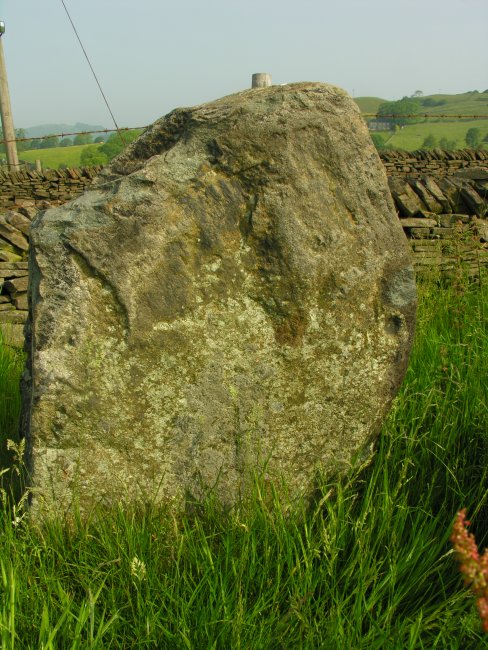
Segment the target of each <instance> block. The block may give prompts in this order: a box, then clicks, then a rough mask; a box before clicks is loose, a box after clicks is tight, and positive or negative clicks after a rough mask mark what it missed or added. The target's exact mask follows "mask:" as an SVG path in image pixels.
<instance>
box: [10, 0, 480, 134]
mask: <svg viewBox="0 0 488 650" xmlns="http://www.w3.org/2000/svg"><path fill="white" fill-rule="evenodd" d="M65 4H66V6H67V7H68V9H69V11H70V13H71V16H72V19H73V21H74V23H75V25H76V27H77V29H78V32H79V34H80V37H81V39H82V41H83V43H84V45H85V47H86V50H87V52H88V55H89V57H90V58H91V61H92V64H93V66H94V68H95V71H96V73H97V75H98V77H99V80H100V82H101V85H102V87H103V89H104V92H105V94H106V96H107V98H108V100H109V103H110V105H111V108H112V110H113V112H114V114H115V118H116V120H117V122H118V123H119V126H143V125H145V124H149V123H150V122H152V121H154V120H155V119H157V118H158V117H160V116H161V115H164V114H166V113H167V112H169V111H170V110H171V109H173V108H175V107H177V106H188V105H194V104H199V103H201V102H205V101H209V100H211V99H216V98H217V97H221V96H223V95H227V94H230V93H233V92H236V91H238V90H242V89H244V88H247V87H249V86H250V83H251V75H252V73H253V72H269V73H270V74H271V75H272V78H273V83H285V82H291V81H324V82H330V83H333V84H336V85H338V86H341V87H343V88H345V89H346V90H347V91H348V92H349V93H350V94H351V95H355V96H356V97H358V96H364V95H374V96H379V97H384V98H385V99H399V98H401V97H402V96H404V95H410V94H412V93H413V92H414V91H416V90H422V91H423V92H424V93H425V94H433V93H438V92H444V93H459V92H464V91H468V90H480V91H482V90H485V89H487V88H488V39H487V30H488V0H300V2H297V1H296V0H295V1H292V0H259V1H258V0H246V1H245V2H244V1H242V0H239V1H238V0H183V1H178V0H173V1H172V2H166V1H165V0H137V1H135V0H65ZM0 20H3V21H4V22H5V24H6V32H5V34H4V36H3V37H2V41H3V46H4V51H5V57H6V62H7V69H8V77H9V83H10V94H11V100H12V110H13V114H14V122H15V126H16V127H29V126H33V125H36V124H43V123H57V122H66V123H74V122H77V121H79V122H87V123H91V124H102V125H104V126H107V127H111V126H112V121H111V118H110V115H109V113H108V110H107V108H106V106H105V104H104V102H103V99H102V97H101V95H100V93H99V90H98V88H97V86H96V83H95V81H94V79H93V77H92V75H91V72H90V69H89V67H88V64H87V63H86V61H85V59H84V56H83V53H82V51H81V48H80V46H79V44H78V41H77V40H76V37H75V35H74V32H73V30H72V27H71V25H70V23H69V21H68V18H67V16H66V13H65V11H64V9H63V5H62V3H61V0H43V1H41V0H0ZM487 112H488V111H487Z"/></svg>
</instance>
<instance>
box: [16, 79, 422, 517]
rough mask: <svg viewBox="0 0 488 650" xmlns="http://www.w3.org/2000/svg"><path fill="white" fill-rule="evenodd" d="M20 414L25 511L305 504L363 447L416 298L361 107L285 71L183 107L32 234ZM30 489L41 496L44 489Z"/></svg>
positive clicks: (391, 378) (389, 388) (398, 368)
mask: <svg viewBox="0 0 488 650" xmlns="http://www.w3.org/2000/svg"><path fill="white" fill-rule="evenodd" d="M30 273H31V280H30V295H31V301H32V307H31V323H30V324H29V325H28V331H30V333H29V334H28V345H27V348H28V352H29V368H28V371H27V374H26V381H25V385H24V398H23V399H24V405H23V419H24V431H25V433H26V436H27V448H28V463H29V466H30V469H31V477H32V485H33V487H34V488H36V492H35V493H34V497H33V502H32V508H33V510H32V512H33V515H34V516H36V514H37V515H39V513H41V512H44V508H45V509H46V511H50V510H53V511H55V512H57V513H59V512H62V511H63V509H67V508H69V506H70V504H71V502H72V499H73V498H74V495H75V498H76V500H77V502H78V503H79V505H80V506H81V508H83V509H86V508H88V507H90V505H92V504H93V503H94V502H98V501H100V502H103V503H104V502H109V503H110V502H113V501H118V500H125V499H136V498H149V497H151V498H154V497H155V498H156V499H158V500H163V501H164V500H171V499H174V500H175V503H177V504H179V505H180V506H181V505H182V503H183V502H184V501H185V500H188V499H192V498H194V497H196V498H198V497H200V496H201V495H202V494H203V493H204V492H205V491H206V490H207V489H209V488H212V489H214V490H215V493H216V495H217V496H218V498H219V499H220V500H221V501H222V502H223V503H225V504H232V503H233V502H235V500H236V498H238V495H239V493H240V490H242V489H243V488H244V487H245V485H246V477H247V472H248V470H249V469H251V468H253V467H257V468H262V467H265V471H266V473H267V475H268V476H269V477H270V478H272V479H275V478H279V477H283V478H284V479H285V480H286V482H287V484H288V486H289V487H290V488H291V494H292V495H293V496H296V497H298V496H299V495H302V494H307V493H309V492H310V490H312V489H313V485H314V472H315V470H316V469H317V468H319V467H322V466H323V467H325V468H326V469H327V470H328V471H334V472H335V471H337V470H338V469H343V468H345V467H346V466H347V465H348V463H349V462H350V460H351V458H352V457H353V456H354V455H355V454H357V453H369V451H368V450H369V447H370V443H371V442H372V441H373V440H374V438H375V436H376V434H377V433H378V430H379V428H380V425H381V422H382V421H383V418H384V415H385V413H386V411H387V409H388V407H389V405H390V402H391V400H392V398H393V396H394V395H395V393H396V391H397V389H398V386H399V384H400V382H401V380H402V377H403V374H404V372H405V368H406V364H407V358H408V353H409V350H410V346H411V340H412V334H413V328H414V319H415V305H416V295H415V286H414V276H413V271H412V267H411V261H410V252H409V250H408V247H407V242H406V239H405V236H404V234H403V232H402V227H401V225H400V223H399V220H398V219H397V217H396V215H395V211H394V206H393V202H392V199H391V196H390V194H389V191H388V186H387V182H386V175H385V171H384V169H383V167H382V165H381V162H380V160H379V158H378V155H377V153H376V151H375V149H374V147H373V145H372V143H371V140H370V138H369V134H368V132H367V129H366V126H365V125H364V123H363V121H362V119H361V117H360V115H359V112H358V110H357V108H356V106H355V104H354V102H353V101H352V100H351V99H350V98H349V97H348V96H347V95H346V94H345V93H344V92H343V91H341V90H340V89H338V88H335V87H332V86H327V85H323V84H293V85H290V86H283V87H281V86H280V87H271V88H266V89H256V90H249V91H246V92H242V93H238V94H236V95H233V96H230V97H225V98H223V99H221V100H218V101H216V102H213V103H211V104H207V105H203V106H199V107H196V108H191V109H179V110H176V111H174V112H172V113H171V114H170V115H168V116H167V117H166V118H163V119H161V120H159V121H158V122H156V123H155V124H154V125H153V126H152V127H151V128H149V129H148V130H147V131H146V132H145V134H144V135H143V136H141V138H140V139H139V140H137V141H136V142H135V143H134V144H133V145H131V147H130V148H129V150H128V151H127V153H125V154H123V155H121V156H120V157H119V158H118V159H116V160H115V161H114V162H113V163H112V165H111V166H109V167H108V168H106V169H105V171H104V172H103V173H102V174H101V176H100V177H99V179H98V181H95V185H94V186H92V187H91V188H90V189H89V190H88V191H87V192H86V193H85V194H84V195H83V196H81V197H79V198H77V199H75V200H74V201H72V202H71V203H68V204H66V205H64V206H63V207H60V208H55V209H52V210H48V211H47V212H45V213H44V214H41V215H40V216H39V217H38V218H36V219H35V220H34V222H33V224H32V229H31V258H30ZM41 495H42V496H41Z"/></svg>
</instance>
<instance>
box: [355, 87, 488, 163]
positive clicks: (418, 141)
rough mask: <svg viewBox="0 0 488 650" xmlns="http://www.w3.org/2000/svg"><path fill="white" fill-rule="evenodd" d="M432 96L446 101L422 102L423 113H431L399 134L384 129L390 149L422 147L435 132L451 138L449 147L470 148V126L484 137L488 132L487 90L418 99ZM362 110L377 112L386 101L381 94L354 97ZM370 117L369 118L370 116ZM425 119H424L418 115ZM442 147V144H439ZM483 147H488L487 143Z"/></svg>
mask: <svg viewBox="0 0 488 650" xmlns="http://www.w3.org/2000/svg"><path fill="white" fill-rule="evenodd" d="M427 99H431V100H434V101H435V102H441V101H443V102H445V103H444V104H442V105H440V106H422V105H420V113H421V115H424V114H428V115H432V117H429V118H427V119H425V121H421V122H419V123H417V124H408V125H406V126H405V127H403V129H401V130H400V131H398V132H397V133H393V132H385V133H384V134H383V135H384V136H385V138H388V142H387V144H388V146H389V147H390V148H391V149H403V150H405V151H415V150H416V149H422V145H423V142H424V140H425V138H426V137H427V136H428V135H433V136H434V137H435V138H436V139H437V142H439V141H440V140H441V139H442V138H445V139H446V140H448V141H450V148H451V149H453V148H455V149H465V148H466V147H467V145H466V141H465V136H466V133H467V132H468V130H469V129H470V128H473V127H474V128H478V129H480V131H481V139H483V138H484V137H485V136H486V135H488V92H486V93H477V92H467V93H461V94H459V95H428V96H425V97H421V98H419V101H420V102H422V101H424V100H427ZM355 101H356V103H357V104H358V106H359V108H360V110H361V112H362V113H369V114H371V113H376V112H377V110H378V107H379V105H380V104H382V103H384V102H385V101H387V100H384V99H380V98H379V97H357V98H356V99H355ZM437 115H455V116H463V115H467V116H470V115H486V116H487V117H486V119H476V120H473V119H469V118H458V117H456V118H453V119H446V118H439V117H437V118H436V117H435V116H437ZM368 119H369V118H368ZM419 119H423V118H419ZM438 146H439V145H438ZM483 146H484V148H485V149H486V148H488V145H487V144H486V143H484V144H483Z"/></svg>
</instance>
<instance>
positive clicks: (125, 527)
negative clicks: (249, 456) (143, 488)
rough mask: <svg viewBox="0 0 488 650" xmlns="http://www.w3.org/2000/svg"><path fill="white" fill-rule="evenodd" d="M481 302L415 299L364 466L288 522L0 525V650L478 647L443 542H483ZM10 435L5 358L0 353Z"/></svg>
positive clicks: (442, 296) (11, 379)
mask: <svg viewBox="0 0 488 650" xmlns="http://www.w3.org/2000/svg"><path fill="white" fill-rule="evenodd" d="M487 294H488V290H487V285H486V284H485V285H482V286H481V287H480V286H479V285H476V284H473V283H468V281H455V282H453V283H452V284H450V285H449V286H445V285H441V284H439V283H436V282H433V281H432V282H426V283H424V284H422V286H420V298H421V300H420V311H419V319H418V330H417V336H416V342H415V347H414V351H413V354H412V357H411V363H410V367H409V370H408V373H407V376H406V379H405V382H404V384H403V386H402V389H401V391H400V393H399V395H398V397H397V399H396V401H395V403H394V407H393V409H392V411H391V413H390V416H389V417H388V420H387V422H386V423H385V425H384V428H383V431H382V434H381V436H380V438H379V441H378V444H377V451H376V455H375V458H374V461H373V462H372V463H371V464H370V465H369V466H367V467H358V468H357V469H356V470H355V472H354V473H353V474H352V475H351V476H350V477H349V479H348V480H343V481H328V480H325V479H323V480H322V481H321V483H320V490H319V491H318V495H317V500H316V501H315V502H314V504H313V505H312V506H311V507H310V508H305V507H304V508H303V510H302V511H301V512H296V513H288V514H286V512H285V511H284V509H283V508H281V507H280V504H279V502H278V499H277V497H276V495H275V494H274V492H273V490H272V487H270V486H268V485H266V484H265V483H263V482H262V481H261V480H260V479H259V478H258V479H256V484H255V490H254V494H253V495H252V497H251V498H250V499H249V501H247V502H246V503H243V504H242V505H241V506H240V507H239V508H236V509H235V510H233V511H231V512H230V513H222V512H221V511H220V510H219V508H218V506H217V505H216V504H215V503H212V502H210V501H209V503H207V504H204V505H203V506H202V508H201V510H200V511H198V512H197V513H195V514H193V515H187V516H183V517H173V516H171V515H170V514H169V513H168V512H165V511H163V510H160V509H158V508H155V507H152V506H151V505H148V506H147V507H146V508H145V509H139V510H137V509H134V510H133V511H128V510H126V511H122V510H121V509H119V510H114V511H113V512H111V513H109V514H107V515H106V516H104V517H103V518H100V519H98V521H92V522H91V523H89V524H88V525H83V524H82V523H81V522H77V523H76V524H75V525H74V526H72V527H71V528H69V529H68V528H67V527H65V526H64V525H63V523H62V522H59V521H58V522H53V523H51V524H49V525H47V526H46V527H45V528H44V529H42V530H36V529H33V528H31V527H29V526H27V525H24V524H20V525H14V524H13V523H12V519H13V517H12V513H11V512H10V511H9V509H8V508H7V507H4V508H3V509H2V510H0V531H1V534H0V593H1V598H0V638H1V640H2V647H3V648H7V649H10V648H12V649H13V648H14V647H15V648H63V649H64V648H136V647H137V648H168V649H179V648H181V649H184V648H187V649H190V648H195V649H198V650H200V649H207V648H208V649H211V648H212V649H220V648H222V649H233V648H235V649H237V648H246V649H248V648H252V649H268V648H269V649H276V650H281V649H283V648H286V649H291V648H297V649H298V648H300V649H302V648H303V649H310V650H312V649H313V650H315V649H317V648H326V649H329V648H330V649H336V648H337V649H347V650H349V649H350V648H354V649H366V648H368V649H383V648H388V649H390V648H392V649H398V650H403V649H412V650H413V649H417V648H418V649H422V648H425V649H429V650H430V649H431V648H450V649H456V648H459V649H460V650H461V649H462V650H470V649H473V650H474V649H475V648H484V647H486V648H488V642H487V641H486V640H485V637H484V636H483V635H482V632H481V626H480V623H479V621H478V618H477V615H476V612H475V610H474V605H473V602H472V600H471V598H470V597H469V594H468V593H467V591H466V590H465V589H464V588H463V586H462V581H461V578H460V576H459V574H458V571H457V568H456V563H455V561H454V559H453V555H452V551H451V549H450V544H449V542H448V536H449V533H450V527H451V524H452V521H453V519H454V516H455V514H456V512H457V510H459V509H460V508H461V507H462V506H465V507H466V508H467V509H468V513H469V515H470V518H471V519H472V521H473V525H472V530H473V532H474V533H475V534H476V538H477V540H478V541H479V542H480V545H481V546H484V545H486V543H487V542H488V523H487V513H488V504H487V496H488V481H487V478H488V445H487V443H488V439H487V432H488V426H487V425H488V415H487V399H486V398H487V395H486V382H485V380H486V374H487V372H486V371H487V361H486V360H487V359H488V336H487V332H486V315H485V314H484V311H483V310H484V300H486V298H487ZM1 354H2V356H1V357H0V358H1V359H2V361H1V362H0V364H1V365H0V367H1V368H2V374H1V381H2V382H4V385H5V386H7V387H8V389H7V390H6V391H5V392H3V391H2V392H1V393H0V394H1V395H4V396H5V399H6V400H7V407H6V408H3V410H2V411H1V413H2V416H1V417H2V419H1V420H0V426H1V427H2V429H3V431H4V433H5V434H6V435H7V436H13V435H14V428H13V426H14V423H15V421H16V419H17V409H18V403H17V402H16V401H15V383H16V381H17V377H18V374H19V371H20V366H21V364H20V362H19V356H18V355H15V354H13V353H11V352H10V351H9V350H6V349H5V348H3V350H2V352H1Z"/></svg>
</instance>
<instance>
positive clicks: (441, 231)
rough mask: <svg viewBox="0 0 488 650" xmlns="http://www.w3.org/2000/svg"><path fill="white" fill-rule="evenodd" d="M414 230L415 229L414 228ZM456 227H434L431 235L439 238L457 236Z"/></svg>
mask: <svg viewBox="0 0 488 650" xmlns="http://www.w3.org/2000/svg"><path fill="white" fill-rule="evenodd" d="M412 230H413V229H412ZM456 233H457V230H456V228H441V227H438V228H432V231H431V237H438V238H439V239H452V238H453V237H455V236H456Z"/></svg>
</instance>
